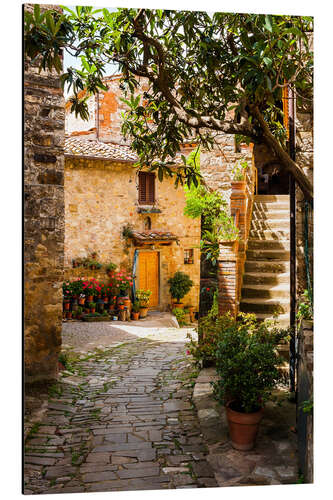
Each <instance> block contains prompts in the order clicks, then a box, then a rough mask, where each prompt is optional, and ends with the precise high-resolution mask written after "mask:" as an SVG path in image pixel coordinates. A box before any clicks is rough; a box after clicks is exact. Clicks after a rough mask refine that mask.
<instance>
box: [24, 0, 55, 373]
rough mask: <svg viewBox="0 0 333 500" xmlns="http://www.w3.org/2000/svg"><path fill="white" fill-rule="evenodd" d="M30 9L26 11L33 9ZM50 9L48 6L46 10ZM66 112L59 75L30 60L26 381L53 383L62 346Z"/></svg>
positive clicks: (27, 67)
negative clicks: (42, 68) (39, 68)
mask: <svg viewBox="0 0 333 500" xmlns="http://www.w3.org/2000/svg"><path fill="white" fill-rule="evenodd" d="M32 8H33V7H32V6H31V5H25V9H32ZM44 8H49V6H44ZM64 125H65V108H64V98H63V92H62V89H61V86H60V80H59V75H58V74H57V73H55V72H52V73H51V72H49V71H42V72H41V73H39V70H38V67H37V66H36V65H35V64H31V63H30V62H29V61H27V60H25V71H24V257H25V266H24V279H25V283H24V363H25V381H26V382H28V383H29V382H35V381H39V380H48V379H54V378H56V376H57V370H58V354H59V351H60V345H61V326H62V281H63V258H64V213H65V212H64V153H63V142H64V133H65V131H64Z"/></svg>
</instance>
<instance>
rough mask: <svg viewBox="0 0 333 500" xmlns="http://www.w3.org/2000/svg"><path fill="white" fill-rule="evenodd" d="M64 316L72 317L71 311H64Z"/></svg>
mask: <svg viewBox="0 0 333 500" xmlns="http://www.w3.org/2000/svg"><path fill="white" fill-rule="evenodd" d="M66 318H67V319H72V311H66Z"/></svg>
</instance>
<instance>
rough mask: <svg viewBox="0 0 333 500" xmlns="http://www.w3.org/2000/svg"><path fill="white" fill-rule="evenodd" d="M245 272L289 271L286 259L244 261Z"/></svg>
mask: <svg viewBox="0 0 333 500" xmlns="http://www.w3.org/2000/svg"><path fill="white" fill-rule="evenodd" d="M245 272H246V273H247V272H249V273H251V272H261V273H287V272H289V262H288V261H271V262H267V261H260V260H259V261H256V260H246V261H245Z"/></svg>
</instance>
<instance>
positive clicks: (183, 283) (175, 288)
mask: <svg viewBox="0 0 333 500" xmlns="http://www.w3.org/2000/svg"><path fill="white" fill-rule="evenodd" d="M168 283H169V285H170V293H171V297H172V298H173V299H176V302H175V303H174V306H175V307H176V308H182V307H183V304H182V303H181V302H180V299H182V298H183V297H185V295H186V294H187V293H188V292H189V291H190V290H191V288H192V286H193V281H192V280H191V279H190V277H189V275H188V274H185V273H183V272H181V271H177V272H176V273H175V274H174V276H173V277H172V278H169V280H168Z"/></svg>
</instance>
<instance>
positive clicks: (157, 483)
mask: <svg viewBox="0 0 333 500" xmlns="http://www.w3.org/2000/svg"><path fill="white" fill-rule="evenodd" d="M147 324H148V326H149V323H147ZM91 325H92V324H89V328H91ZM101 326H102V327H103V329H104V330H105V328H107V325H105V324H102V323H98V326H96V328H101ZM66 327H69V325H66ZM86 327H87V325H84V328H85V333H84V335H83V337H82V338H81V340H80V341H77V346H76V349H75V352H76V353H78V348H80V349H82V352H81V353H79V357H78V359H77V360H76V361H75V362H74V363H73V364H74V373H72V374H68V373H67V372H65V373H64V374H63V377H62V378H61V379H60V380H59V382H58V383H57V384H56V388H55V389H54V390H56V393H57V394H56V396H55V395H53V397H52V398H50V399H49V401H48V403H47V410H46V413H45V414H44V416H43V418H42V421H41V422H39V426H38V428H37V429H36V432H34V433H33V434H32V435H30V436H28V438H27V440H26V453H25V477H24V479H25V492H26V493H28V494H31V493H34V494H40V493H50V494H54V493H65V492H68V493H69V492H85V491H86V492H88V491H91V492H92V491H126V490H149V489H155V490H158V489H165V488H167V489H169V488H182V487H188V486H190V487H213V486H216V485H217V483H216V482H214V480H213V471H212V468H211V466H210V465H209V463H208V462H207V461H206V460H205V457H206V455H207V454H208V448H207V446H206V444H205V442H204V440H203V437H202V436H200V430H199V421H198V418H197V415H196V412H195V409H194V407H193V405H192V402H191V398H192V393H193V383H192V380H193V375H192V373H193V370H194V367H193V365H192V362H191V360H190V359H189V357H188V356H186V354H185V351H186V347H185V342H186V334H187V330H186V329H179V328H178V329H175V328H170V327H169V328H162V329H160V330H159V331H158V334H157V333H156V331H155V333H153V334H151V332H150V333H149V335H147V334H146V333H145V334H141V335H138V336H137V337H136V338H135V340H133V339H132V338H131V339H130V341H128V342H124V343H123V344H121V345H120V344H119V342H118V343H117V342H115V343H113V342H112V341H110V339H109V344H108V345H107V346H104V347H103V348H101V347H99V348H98V349H92V350H87V349H86V347H87V345H86V344H85V345H84V342H87V338H86V337H85V335H87V330H86ZM71 328H72V327H71ZM135 328H138V327H137V326H136V327H135ZM154 328H155V330H156V320H155V326H154ZM136 332H137V333H138V330H136ZM132 333H133V332H132ZM95 337H96V338H98V339H100V337H98V335H97V334H96V333H95ZM80 342H81V343H80ZM74 347H75V346H74ZM115 366H116V367H117V369H116V372H115V370H113V368H114V367H115ZM115 373H116V376H115ZM68 379H70V382H71V383H68ZM73 381H75V384H73V383H72V382H73ZM108 384H111V386H110V387H109V386H108ZM39 429H40V431H39ZM195 429H198V430H197V431H196V432H195ZM193 432H195V436H193ZM194 437H195V439H194V440H193V438H194ZM51 441H52V446H50V442H51ZM46 453H47V454H49V455H50V456H47V455H46ZM198 456H199V458H200V460H199V461H198V462H197V467H196V468H195V472H194V467H193V465H192V464H193V463H194V462H195V460H196V459H198ZM172 460H174V462H173V463H172ZM208 479H209V480H210V481H208V482H207V480H208ZM199 480H200V481H199Z"/></svg>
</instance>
